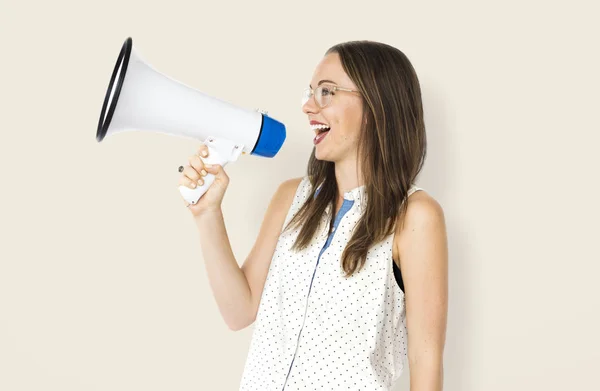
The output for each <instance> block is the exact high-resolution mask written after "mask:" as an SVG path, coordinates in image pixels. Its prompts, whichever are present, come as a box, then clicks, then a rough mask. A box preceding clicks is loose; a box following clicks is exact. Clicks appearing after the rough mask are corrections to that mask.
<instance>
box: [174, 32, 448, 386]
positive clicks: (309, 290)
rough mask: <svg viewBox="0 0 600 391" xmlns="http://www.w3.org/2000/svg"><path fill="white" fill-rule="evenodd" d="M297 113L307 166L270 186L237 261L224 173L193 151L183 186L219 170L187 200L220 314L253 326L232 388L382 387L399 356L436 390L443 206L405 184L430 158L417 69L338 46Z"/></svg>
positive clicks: (443, 310) (387, 50)
mask: <svg viewBox="0 0 600 391" xmlns="http://www.w3.org/2000/svg"><path fill="white" fill-rule="evenodd" d="M302 110H303V112H304V113H305V114H306V115H307V120H308V121H309V123H310V127H311V128H312V129H313V130H314V132H315V139H314V143H315V147H314V149H313V151H312V155H311V156H310V160H309V163H308V169H307V175H306V176H305V177H301V178H294V179H290V180H287V181H285V182H283V183H282V184H281V185H280V186H279V188H278V189H277V191H276V193H275V195H274V196H273V198H272V200H271V203H270V205H269V207H268V209H267V212H266V214H265V218H264V222H263V224H262V227H261V229H260V233H259V236H258V239H257V241H256V243H255V245H254V247H253V248H252V250H251V252H250V254H249V255H248V258H247V259H246V261H245V262H244V263H243V265H242V266H241V267H239V266H238V263H237V261H236V260H235V258H234V256H233V253H232V250H231V246H230V243H229V240H228V238H227V233H226V230H225V226H224V223H223V216H222V213H221V201H222V199H223V194H224V192H225V190H226V188H227V185H228V183H229V178H228V176H227V174H226V173H225V172H224V170H223V168H222V167H221V166H218V165H217V166H213V167H208V166H206V165H204V164H203V161H202V159H201V157H200V156H198V155H194V156H192V157H191V158H190V160H189V166H187V167H186V168H185V169H184V171H183V175H182V177H181V179H180V182H179V184H180V185H181V184H183V185H188V186H190V187H194V184H195V183H196V182H198V181H199V183H202V177H203V176H204V175H206V173H207V172H208V173H212V174H215V175H216V179H215V182H214V183H213V184H212V185H211V187H210V188H209V190H208V191H207V192H206V193H205V195H204V196H203V197H202V198H201V199H200V201H199V202H198V203H197V204H196V205H188V206H189V209H190V211H191V212H192V214H193V215H194V216H195V221H196V223H197V226H198V229H199V231H200V241H201V246H202V252H203V255H204V259H205V262H206V269H207V272H208V277H209V281H210V284H211V288H212V290H213V292H214V295H215V298H216V301H217V304H218V306H219V310H220V311H221V314H222V316H223V318H224V319H225V321H226V323H227V324H228V326H229V327H230V328H231V329H232V330H240V329H243V328H245V327H247V326H249V325H250V324H252V323H254V322H255V328H254V331H253V335H252V341H251V344H250V350H249V353H248V358H247V362H246V366H245V368H244V372H243V375H242V380H241V386H240V389H241V390H261V391H262V390H321V389H327V390H338V389H340V390H341V389H343V390H389V389H391V387H392V385H393V383H394V382H395V380H396V379H398V378H399V376H400V374H401V373H402V371H403V369H404V362H405V360H406V359H407V360H408V362H409V368H410V381H411V390H412V391H425V390H427V391H433V390H441V389H442V378H443V367H442V356H443V351H444V344H445V334H446V317H447V258H448V255H447V240H446V229H445V221H444V214H443V210H442V208H441V207H440V205H439V204H438V202H437V201H436V200H434V199H433V198H432V197H431V196H430V195H428V194H427V193H426V192H425V191H422V189H420V188H418V187H416V186H414V185H413V183H414V181H415V179H416V177H417V175H418V174H419V172H420V171H421V167H422V165H423V162H424V159H425V155H426V137H425V125H424V119H423V108H422V102H421V92H420V86H419V82H418V79H417V76H416V73H415V71H414V69H413V67H412V65H411V63H410V62H409V60H408V59H407V58H406V56H405V55H404V54H403V53H402V52H401V51H400V50H398V49H396V48H394V47H391V46H389V45H386V44H383V43H378V42H372V41H353V42H346V43H342V44H339V45H336V46H334V47H332V48H330V49H329V50H328V51H327V52H326V54H325V56H324V57H323V59H322V60H321V62H320V63H319V64H318V66H317V68H316V70H315V72H314V74H313V78H312V81H311V83H310V86H309V89H308V90H307V92H306V94H305V99H304V102H303V107H302ZM206 151H207V149H206V147H205V146H201V148H200V151H199V154H200V155H202V156H207V155H206ZM203 153H204V154H203ZM418 190H421V191H418ZM413 194H414V195H413ZM404 201H406V202H404ZM186 204H187V203H186Z"/></svg>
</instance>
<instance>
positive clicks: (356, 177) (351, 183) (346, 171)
mask: <svg viewBox="0 0 600 391" xmlns="http://www.w3.org/2000/svg"><path fill="white" fill-rule="evenodd" d="M335 178H336V181H337V186H338V194H339V197H340V198H343V197H344V193H345V192H347V191H350V190H353V189H355V188H357V187H359V186H362V185H363V182H362V171H361V165H360V163H359V161H358V160H357V159H348V160H342V161H339V162H335Z"/></svg>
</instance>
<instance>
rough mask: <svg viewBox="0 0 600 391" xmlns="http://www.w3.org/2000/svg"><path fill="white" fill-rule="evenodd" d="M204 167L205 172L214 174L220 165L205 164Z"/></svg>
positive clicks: (219, 168) (219, 169) (217, 171)
mask: <svg viewBox="0 0 600 391" xmlns="http://www.w3.org/2000/svg"><path fill="white" fill-rule="evenodd" d="M204 168H205V169H206V172H210V173H211V174H213V175H215V176H216V175H217V174H218V173H219V171H221V168H222V166H221V165H219V164H205V165H204Z"/></svg>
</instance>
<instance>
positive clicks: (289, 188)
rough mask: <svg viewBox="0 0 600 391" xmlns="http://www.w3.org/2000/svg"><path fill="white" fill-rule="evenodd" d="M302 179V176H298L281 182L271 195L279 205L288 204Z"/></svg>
mask: <svg viewBox="0 0 600 391" xmlns="http://www.w3.org/2000/svg"><path fill="white" fill-rule="evenodd" d="M303 179H304V177H298V178H291V179H287V180H285V181H283V182H281V184H280V185H279V187H278V188H277V191H276V192H275V195H274V196H273V198H274V200H275V201H276V202H277V203H279V204H280V205H279V206H282V207H283V206H285V205H287V206H289V205H290V204H291V203H292V201H293V200H294V196H295V195H296V191H297V190H298V186H300V183H301V182H302V180H303Z"/></svg>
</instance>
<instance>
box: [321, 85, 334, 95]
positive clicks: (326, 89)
mask: <svg viewBox="0 0 600 391" xmlns="http://www.w3.org/2000/svg"><path fill="white" fill-rule="evenodd" d="M329 94H333V92H332V91H330V90H329V88H327V87H323V89H322V90H321V95H324V96H327V95H329Z"/></svg>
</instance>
